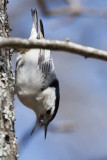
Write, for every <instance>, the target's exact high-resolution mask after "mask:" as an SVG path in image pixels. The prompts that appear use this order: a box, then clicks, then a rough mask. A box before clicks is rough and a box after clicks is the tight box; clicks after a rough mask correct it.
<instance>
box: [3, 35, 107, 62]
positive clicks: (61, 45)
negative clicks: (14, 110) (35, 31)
mask: <svg viewBox="0 0 107 160" xmlns="http://www.w3.org/2000/svg"><path fill="white" fill-rule="evenodd" d="M4 47H9V48H18V49H19V48H29V49H30V48H43V49H51V50H59V51H66V52H69V53H73V54H77V55H81V56H84V57H85V58H96V59H100V60H105V61H107V51H103V50H99V49H96V48H92V47H86V46H83V45H79V44H76V43H72V42H68V41H58V40H35V41H33V40H27V39H21V38H1V39H0V48H4Z"/></svg>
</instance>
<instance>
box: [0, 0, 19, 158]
mask: <svg viewBox="0 0 107 160" xmlns="http://www.w3.org/2000/svg"><path fill="white" fill-rule="evenodd" d="M7 3H8V1H7V0H0V37H8V36H9V30H10V28H9V25H8V16H7V13H6V5H7ZM10 55H11V54H10V51H9V49H5V48H1V49H0V160H16V159H17V147H16V138H15V132H14V120H15V118H14V107H13V99H14V97H13V95H14V94H13V93H14V87H13V83H14V79H13V75H12V70H11V64H10V58H11V57H10Z"/></svg>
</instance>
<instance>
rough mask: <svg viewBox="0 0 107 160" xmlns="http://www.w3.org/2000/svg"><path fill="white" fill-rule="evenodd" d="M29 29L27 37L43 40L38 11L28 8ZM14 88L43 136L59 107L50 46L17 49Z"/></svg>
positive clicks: (41, 24) (57, 87)
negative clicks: (30, 25)
mask: <svg viewBox="0 0 107 160" xmlns="http://www.w3.org/2000/svg"><path fill="white" fill-rule="evenodd" d="M31 15H32V20H33V24H32V29H31V34H30V37H29V40H37V41H39V40H40V39H41V40H44V41H45V36H44V27H43V22H42V20H41V19H40V20H39V22H38V12H37V10H36V9H34V10H33V9H31ZM15 91H16V94H17V96H18V98H19V100H20V101H21V102H22V104H23V105H25V106H26V107H28V108H30V109H32V110H33V111H34V112H35V114H36V123H35V125H34V127H33V129H32V132H31V134H33V132H34V131H35V129H36V128H37V127H43V128H44V136H45V138H46V135H47V128H48V125H49V123H50V122H51V121H52V120H53V119H54V118H55V116H56V113H57V111H58V108H59V101H60V87H59V80H58V78H57V76H56V71H55V66H54V62H53V58H52V53H51V51H50V50H47V49H42V48H38V49H37V48H36V49H35V48H34V49H25V50H24V49H22V50H21V51H20V52H19V53H18V57H17V59H16V69H15Z"/></svg>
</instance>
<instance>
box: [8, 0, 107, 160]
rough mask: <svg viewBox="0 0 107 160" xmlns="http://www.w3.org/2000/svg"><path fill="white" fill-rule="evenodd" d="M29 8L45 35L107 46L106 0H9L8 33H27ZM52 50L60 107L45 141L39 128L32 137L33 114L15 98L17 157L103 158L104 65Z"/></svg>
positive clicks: (106, 149) (106, 150)
mask: <svg viewBox="0 0 107 160" xmlns="http://www.w3.org/2000/svg"><path fill="white" fill-rule="evenodd" d="M31 8H33V9H35V8H36V9H37V10H38V13H39V18H41V19H42V20H43V23H44V28H45V37H46V39H54V40H62V41H64V40H66V38H69V39H70V41H71V42H75V43H79V44H82V45H86V46H90V47H95V48H98V49H102V50H107V0H93V1H92V0H54V1H53V0H18V1H17V0H11V1H9V4H8V15H9V23H10V27H11V28H12V29H13V30H12V32H11V33H10V36H11V37H21V38H28V37H29V35H30V30H31V26H32V17H31V13H30V10H31ZM52 53H53V58H54V62H55V67H56V72H57V76H58V78H59V81H60V92H61V100H60V106H59V110H58V113H57V115H56V117H55V119H54V120H53V121H52V123H51V124H50V126H49V130H48V134H47V139H46V140H44V132H43V130H42V129H41V130H40V131H36V132H35V133H34V134H33V135H32V136H30V132H31V129H32V127H33V125H34V123H35V114H34V113H33V111H32V110H30V109H28V108H26V107H25V106H23V105H22V104H21V102H19V100H18V99H17V97H15V102H14V103H15V115H16V123H15V129H16V136H17V137H18V147H19V160H30V159H31V160H35V159H37V160H60V159H61V160H65V159H66V160H107V63H106V62H105V61H100V60H96V59H85V58H84V57H81V56H77V55H74V54H69V53H65V52H57V51H56V52H52ZM16 55H17V54H16ZM16 55H14V56H13V57H12V59H13V66H15V58H16Z"/></svg>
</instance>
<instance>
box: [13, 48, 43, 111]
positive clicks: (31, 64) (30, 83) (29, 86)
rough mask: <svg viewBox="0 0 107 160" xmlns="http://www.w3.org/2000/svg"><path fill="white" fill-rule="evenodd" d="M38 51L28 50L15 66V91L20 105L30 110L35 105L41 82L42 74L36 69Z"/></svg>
mask: <svg viewBox="0 0 107 160" xmlns="http://www.w3.org/2000/svg"><path fill="white" fill-rule="evenodd" d="M39 52H40V50H39V49H32V50H29V51H28V52H27V53H26V54H24V55H23V56H22V58H21V60H20V61H19V64H18V66H17V68H18V71H17V74H16V91H17V95H18V97H19V99H20V100H21V101H22V103H23V104H24V105H26V106H28V107H30V108H32V107H33V105H35V97H36V95H38V93H39V91H40V89H41V84H42V81H43V77H42V73H41V71H40V70H39V68H38V57H39Z"/></svg>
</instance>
